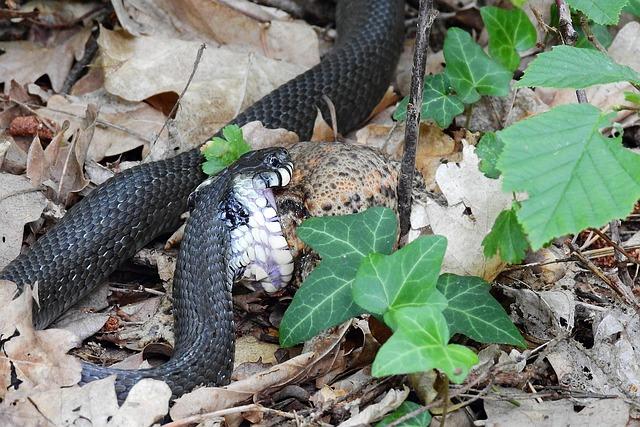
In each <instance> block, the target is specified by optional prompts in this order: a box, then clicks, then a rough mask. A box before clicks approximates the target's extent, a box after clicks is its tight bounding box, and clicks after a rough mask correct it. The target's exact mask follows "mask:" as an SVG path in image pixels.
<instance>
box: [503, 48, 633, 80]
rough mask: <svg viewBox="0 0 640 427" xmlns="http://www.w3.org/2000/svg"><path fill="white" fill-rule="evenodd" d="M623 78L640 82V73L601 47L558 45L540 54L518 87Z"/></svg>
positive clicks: (530, 65)
mask: <svg viewBox="0 0 640 427" xmlns="http://www.w3.org/2000/svg"><path fill="white" fill-rule="evenodd" d="M621 81H629V82H634V83H640V74H639V73H637V72H636V71H634V70H633V69H632V68H629V67H627V66H625V65H620V64H617V63H615V62H614V61H613V60H612V59H611V58H609V57H608V56H607V55H605V54H603V53H601V52H599V51H597V50H592V49H579V48H577V47H571V46H555V47H554V48H553V50H551V51H549V52H544V53H540V54H538V56H537V58H536V59H534V60H533V61H532V62H531V63H530V64H529V66H528V67H527V69H526V70H525V72H524V76H523V77H522V79H520V81H518V82H517V83H516V86H519V87H526V86H543V87H554V88H574V89H582V88H585V87H589V86H592V85H595V84H602V83H615V82H621Z"/></svg>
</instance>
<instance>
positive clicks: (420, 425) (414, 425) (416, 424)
mask: <svg viewBox="0 0 640 427" xmlns="http://www.w3.org/2000/svg"><path fill="white" fill-rule="evenodd" d="M420 408H422V406H420V405H418V404H417V403H414V402H409V401H407V400H405V401H404V402H402V404H401V405H400V406H398V407H397V408H396V410H395V411H393V412H392V413H390V414H389V415H387V416H386V417H384V418H383V419H382V421H380V422H379V423H378V424H376V427H386V426H388V425H389V424H391V423H392V422H394V421H395V420H397V419H398V418H402V417H404V416H405V415H407V414H409V413H411V412H413V411H415V410H418V409H420ZM429 423H431V414H430V413H429V411H425V412H423V413H422V414H420V415H418V416H415V417H413V418H409V419H408V420H407V421H404V422H402V423H400V424H399V426H401V427H425V426H428V425H429Z"/></svg>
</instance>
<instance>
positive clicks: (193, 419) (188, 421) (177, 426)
mask: <svg viewBox="0 0 640 427" xmlns="http://www.w3.org/2000/svg"><path fill="white" fill-rule="evenodd" d="M249 411H257V412H266V413H270V414H275V415H279V416H281V417H283V418H289V419H295V417H296V416H295V415H294V414H291V413H289V412H284V411H279V410H277V409H271V408H266V407H264V406H262V405H257V404H255V403H252V404H250V405H243V406H236V407H235V408H227V409H221V410H219V411H214V412H207V413H205V414H198V415H192V416H190V417H187V418H182V419H180V420H176V421H173V422H170V423H167V424H165V425H164V426H165V427H183V426H188V425H192V424H197V423H201V422H203V421H205V420H208V419H211V418H220V417H223V416H225V415H231V414H239V413H242V412H249Z"/></svg>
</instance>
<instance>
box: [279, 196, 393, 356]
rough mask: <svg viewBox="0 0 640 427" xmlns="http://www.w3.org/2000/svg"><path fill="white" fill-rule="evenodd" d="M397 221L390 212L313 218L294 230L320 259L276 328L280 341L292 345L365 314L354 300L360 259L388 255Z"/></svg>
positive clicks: (372, 209)
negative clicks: (278, 331)
mask: <svg viewBox="0 0 640 427" xmlns="http://www.w3.org/2000/svg"><path fill="white" fill-rule="evenodd" d="M396 229H397V220H396V215H395V213H394V212H393V211H392V210H391V209H388V208H382V207H375V208H370V209H367V210H366V211H364V212H362V213H358V214H353V215H346V216H334V217H319V218H311V219H308V220H306V221H305V222H303V223H302V224H301V225H300V226H299V227H298V230H297V233H298V237H300V238H301V239H302V240H303V241H304V242H305V243H307V244H308V245H309V246H311V247H312V248H313V249H314V250H315V251H316V252H318V254H320V256H321V257H322V261H321V262H320V265H318V267H316V269H315V270H313V272H311V274H310V275H309V276H308V277H307V279H306V280H305V281H304V283H303V284H302V286H301V288H300V289H299V290H298V292H296V295H295V296H294V298H293V301H292V302H291V304H290V305H289V308H288V309H287V311H286V312H285V314H284V317H283V319H282V323H281V324H280V343H281V344H282V346H284V347H289V346H292V345H295V344H297V343H299V342H303V341H305V340H307V339H310V338H312V337H314V336H315V335H317V334H318V333H319V332H321V331H323V330H325V329H327V328H330V327H331V326H335V325H338V324H340V323H341V322H343V321H345V320H347V319H349V318H351V317H353V316H356V315H358V314H361V313H363V312H364V311H363V310H362V309H361V308H360V307H358V306H357V305H356V304H355V303H354V302H353V296H352V289H351V288H352V284H353V280H354V278H355V276H356V272H357V271H358V266H359V265H360V262H361V261H362V259H363V258H364V257H365V256H367V255H368V254H370V253H372V252H379V253H383V254H388V253H391V250H392V248H393V245H394V243H395V240H396Z"/></svg>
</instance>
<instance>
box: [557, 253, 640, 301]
mask: <svg viewBox="0 0 640 427" xmlns="http://www.w3.org/2000/svg"><path fill="white" fill-rule="evenodd" d="M566 244H567V246H569V249H571V251H572V252H573V254H574V255H575V256H576V257H577V258H578V259H579V260H580V261H581V262H582V263H583V264H584V265H585V266H586V267H587V268H588V269H589V270H591V272H592V273H593V274H595V275H596V276H598V278H600V280H602V281H603V282H604V283H606V284H607V286H609V288H611V290H612V291H614V292H615V293H616V295H618V296H619V297H620V298H621V299H622V300H623V301H624V302H625V303H627V304H630V305H633V306H634V307H635V308H636V309H638V308H640V304H638V301H636V299H635V297H634V296H633V294H632V293H631V292H630V291H628V290H627V289H625V288H624V287H621V286H619V285H618V283H616V282H615V281H613V280H611V278H610V277H609V276H607V275H606V274H604V272H603V271H602V270H601V269H600V268H599V267H598V266H597V265H595V264H594V263H592V262H591V261H590V260H589V259H587V257H585V256H584V255H583V254H582V252H580V249H578V248H577V247H576V246H575V245H574V244H573V243H571V242H570V241H567V242H566Z"/></svg>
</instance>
